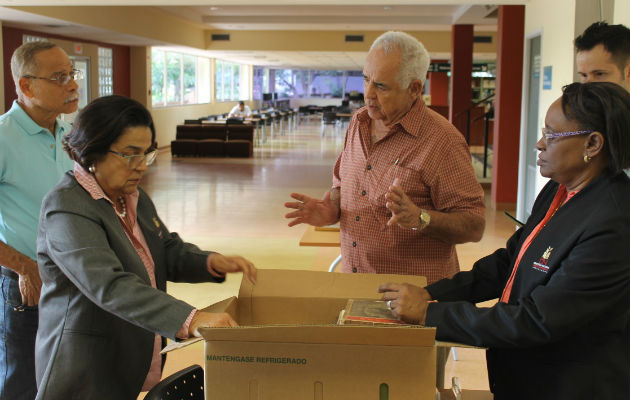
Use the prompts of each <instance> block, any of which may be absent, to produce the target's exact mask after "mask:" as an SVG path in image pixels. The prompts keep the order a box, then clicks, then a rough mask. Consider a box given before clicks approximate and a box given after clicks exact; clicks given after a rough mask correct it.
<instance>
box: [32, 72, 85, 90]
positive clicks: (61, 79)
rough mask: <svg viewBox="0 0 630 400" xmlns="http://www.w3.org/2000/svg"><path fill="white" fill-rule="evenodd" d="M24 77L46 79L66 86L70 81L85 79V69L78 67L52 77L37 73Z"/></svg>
mask: <svg viewBox="0 0 630 400" xmlns="http://www.w3.org/2000/svg"><path fill="white" fill-rule="evenodd" d="M24 78H30V79H43V80H45V81H50V82H54V83H56V84H58V85H60V86H65V85H67V84H68V83H70V81H78V80H80V79H83V71H81V70H78V69H73V70H72V71H70V73H69V74H66V73H61V74H58V75H55V76H53V77H52V78H46V77H43V76H35V75H24Z"/></svg>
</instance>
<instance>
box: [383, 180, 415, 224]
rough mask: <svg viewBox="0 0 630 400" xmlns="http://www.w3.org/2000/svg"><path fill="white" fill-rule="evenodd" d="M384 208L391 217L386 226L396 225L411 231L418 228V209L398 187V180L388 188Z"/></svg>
mask: <svg viewBox="0 0 630 400" xmlns="http://www.w3.org/2000/svg"><path fill="white" fill-rule="evenodd" d="M385 199H386V200H387V202H386V203H385V207H387V209H389V211H391V212H392V217H391V218H390V219H389V221H387V226H392V225H394V224H398V226H400V227H401V228H405V229H412V228H418V227H419V226H420V219H419V217H420V208H419V207H417V206H416V205H415V204H414V203H413V201H411V199H410V198H409V196H407V194H406V193H405V191H404V190H403V188H402V187H401V186H400V182H399V179H398V178H396V179H394V182H393V183H392V185H391V186H390V187H389V191H388V192H387V193H386V194H385Z"/></svg>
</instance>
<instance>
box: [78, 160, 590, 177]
mask: <svg viewBox="0 0 630 400" xmlns="http://www.w3.org/2000/svg"><path fill="white" fill-rule="evenodd" d="M584 157H586V156H584ZM88 171H90V173H92V174H93V173H94V172H96V168H94V164H92V165H90V166H89V167H88Z"/></svg>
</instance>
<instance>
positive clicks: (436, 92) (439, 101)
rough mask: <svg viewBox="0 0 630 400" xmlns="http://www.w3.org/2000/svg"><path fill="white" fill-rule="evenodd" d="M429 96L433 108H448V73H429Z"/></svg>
mask: <svg viewBox="0 0 630 400" xmlns="http://www.w3.org/2000/svg"><path fill="white" fill-rule="evenodd" d="M429 81H430V82H431V84H430V85H429V94H430V95H431V105H432V106H443V107H448V76H447V75H446V72H429Z"/></svg>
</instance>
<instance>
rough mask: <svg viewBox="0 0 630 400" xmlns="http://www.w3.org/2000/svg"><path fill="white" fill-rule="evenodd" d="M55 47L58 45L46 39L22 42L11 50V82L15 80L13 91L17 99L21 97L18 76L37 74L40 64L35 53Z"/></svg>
mask: <svg viewBox="0 0 630 400" xmlns="http://www.w3.org/2000/svg"><path fill="white" fill-rule="evenodd" d="M55 47H59V46H57V45H56V44H54V43H52V42H49V41H47V40H41V41H35V42H27V43H24V44H23V45H21V46H20V47H18V48H17V49H16V50H15V52H13V55H12V56H11V74H12V75H13V82H15V91H16V92H17V95H18V99H22V90H21V89H20V78H21V77H23V76H25V75H29V74H37V73H38V71H39V68H40V65H39V64H38V63H37V60H36V59H35V56H36V55H37V53H39V52H42V51H45V50H50V49H53V48H55Z"/></svg>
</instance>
